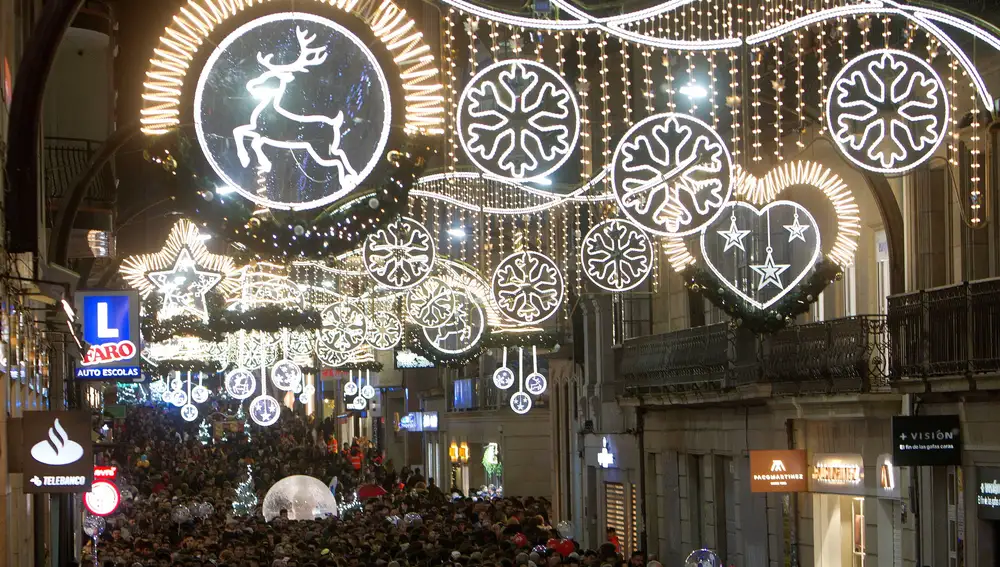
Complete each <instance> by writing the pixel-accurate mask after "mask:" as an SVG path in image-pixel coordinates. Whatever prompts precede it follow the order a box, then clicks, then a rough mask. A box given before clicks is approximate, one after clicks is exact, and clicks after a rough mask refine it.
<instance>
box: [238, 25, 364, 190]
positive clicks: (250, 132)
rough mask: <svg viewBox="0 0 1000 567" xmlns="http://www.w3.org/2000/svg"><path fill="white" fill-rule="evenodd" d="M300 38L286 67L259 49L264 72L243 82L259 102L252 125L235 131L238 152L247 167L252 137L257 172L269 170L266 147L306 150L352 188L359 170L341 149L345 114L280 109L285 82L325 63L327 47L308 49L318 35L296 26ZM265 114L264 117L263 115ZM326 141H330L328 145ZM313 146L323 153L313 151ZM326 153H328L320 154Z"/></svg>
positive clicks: (285, 86) (355, 183)
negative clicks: (247, 141) (302, 112)
mask: <svg viewBox="0 0 1000 567" xmlns="http://www.w3.org/2000/svg"><path fill="white" fill-rule="evenodd" d="M295 34H296V35H297V36H298V40H299V49H300V51H299V57H298V59H296V60H295V61H294V62H292V63H289V64H287V65H276V64H274V63H271V59H273V58H274V54H268V55H267V56H265V55H264V54H262V53H257V60H258V61H260V64H261V65H263V66H264V67H265V68H266V69H267V71H265V72H264V73H263V74H262V75H261V76H259V77H257V78H255V79H253V80H252V81H250V82H248V83H247V87H246V88H247V91H249V92H250V94H251V95H253V96H254V98H256V99H257V100H259V101H260V103H259V104H257V107H256V108H254V109H253V112H252V113H251V114H250V123H249V124H244V125H243V126H239V127H237V128H235V129H233V137H234V138H236V153H237V154H238V155H239V158H240V163H241V164H243V167H250V154H249V152H248V151H247V147H246V140H247V139H249V140H250V148H251V149H253V152H254V154H255V155H256V156H257V167H258V170H259V171H262V172H269V171H271V161H270V160H269V159H268V158H267V156H266V155H264V146H272V147H275V148H282V149H286V150H291V151H294V150H306V151H307V152H309V155H310V156H312V158H313V159H315V160H316V162H317V163H319V164H320V165H322V166H323V167H336V168H337V169H338V170H339V172H340V181H341V185H343V186H345V187H355V186H357V184H358V179H357V176H358V174H357V172H356V171H354V168H352V167H351V164H350V162H349V161H348V160H347V156H346V155H345V154H344V151H343V150H341V149H340V136H341V128H342V127H343V125H344V112H343V111H340V112H338V113H337V116H336V117H335V118H330V117H328V116H322V115H314V116H303V115H299V114H294V113H292V112H289V111H287V110H285V109H284V108H282V107H281V97H282V96H284V94H285V89H286V88H287V87H288V84H289V83H291V82H292V81H293V80H295V74H296V73H308V72H309V68H310V67H314V66H316V65H320V64H322V63H323V62H324V61H326V58H327V56H328V55H329V53H327V51H326V50H327V46H323V47H309V44H310V43H312V42H313V40H315V39H316V35H315V34H313V35H311V36H310V35H309V32H308V31H306V30H303V29H301V28H298V27H296V28H295ZM269 110H270V111H272V112H269V113H268V114H267V115H266V116H265V117H264V119H261V115H262V114H264V113H265V112H268V111H269ZM327 141H329V143H327ZM317 147H319V148H323V149H325V150H326V152H320V151H317ZM324 153H325V154H327V157H324Z"/></svg>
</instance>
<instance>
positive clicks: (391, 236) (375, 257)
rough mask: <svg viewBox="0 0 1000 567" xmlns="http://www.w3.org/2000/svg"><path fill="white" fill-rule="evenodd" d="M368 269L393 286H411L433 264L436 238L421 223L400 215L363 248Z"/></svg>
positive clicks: (373, 234)
mask: <svg viewBox="0 0 1000 567" xmlns="http://www.w3.org/2000/svg"><path fill="white" fill-rule="evenodd" d="M362 255H363V258H364V263H365V269H366V270H368V273H369V274H370V275H371V277H372V278H373V279H374V280H375V281H377V282H378V283H380V284H382V285H384V286H386V287H388V288H390V289H407V288H411V287H413V286H415V285H417V284H419V283H420V282H422V281H423V280H424V278H426V277H427V276H428V275H430V273H431V268H432V267H433V266H434V239H433V238H432V237H431V233H430V232H429V231H428V230H427V229H426V228H424V225H422V224H420V223H419V222H417V221H415V220H413V219H410V218H406V217H400V218H398V219H396V220H394V221H392V222H391V223H389V224H388V225H386V226H385V227H384V228H381V229H379V230H376V231H375V232H373V233H372V234H371V235H370V236H369V237H368V239H367V240H365V245H364V248H363V249H362Z"/></svg>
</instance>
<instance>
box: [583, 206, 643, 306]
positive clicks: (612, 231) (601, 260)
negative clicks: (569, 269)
mask: <svg viewBox="0 0 1000 567" xmlns="http://www.w3.org/2000/svg"><path fill="white" fill-rule="evenodd" d="M580 260H581V263H582V265H583V273H584V274H586V276H587V279H589V280H590V281H591V282H593V283H594V285H596V286H598V287H600V288H601V289H605V290H607V291H628V290H630V289H635V288H636V287H638V286H639V284H641V283H642V282H643V281H644V280H645V279H646V276H648V275H649V272H650V271H652V269H653V243H652V242H651V241H650V239H649V236H648V235H646V233H645V232H643V230H642V229H640V228H639V227H638V226H636V225H634V224H633V223H631V222H629V221H626V220H621V219H610V220H606V221H604V222H602V223H600V224H598V225H597V226H595V227H594V228H592V229H590V232H588V233H587V236H586V237H584V239H583V246H582V248H581V249H580Z"/></svg>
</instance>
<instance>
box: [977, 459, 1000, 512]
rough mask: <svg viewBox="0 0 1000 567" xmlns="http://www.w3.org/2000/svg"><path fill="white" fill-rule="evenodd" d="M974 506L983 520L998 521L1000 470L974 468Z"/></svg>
mask: <svg viewBox="0 0 1000 567" xmlns="http://www.w3.org/2000/svg"><path fill="white" fill-rule="evenodd" d="M976 480H977V481H978V483H977V485H976V506H977V508H978V509H979V517H980V518H982V519H984V520H1000V468H996V467H976Z"/></svg>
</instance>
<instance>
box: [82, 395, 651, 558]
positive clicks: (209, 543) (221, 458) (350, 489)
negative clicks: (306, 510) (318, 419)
mask: <svg viewBox="0 0 1000 567" xmlns="http://www.w3.org/2000/svg"><path fill="white" fill-rule="evenodd" d="M205 429H206V427H205V426H201V427H199V425H198V424H196V423H186V422H183V421H182V420H180V418H179V417H177V415H176V411H174V412H170V411H169V410H167V409H163V408H158V407H136V408H133V409H131V410H130V411H129V413H128V415H127V417H126V419H125V420H124V422H123V423H120V424H119V426H118V427H117V430H116V439H115V440H116V444H115V447H117V449H116V450H115V451H111V452H105V453H101V454H99V457H98V458H99V460H101V461H103V464H113V465H116V466H118V467H119V470H120V471H121V473H120V475H119V479H120V480H119V484H120V485H121V486H122V487H123V488H124V490H123V494H124V498H123V501H122V504H121V507H120V508H119V510H118V512H116V513H115V514H114V515H113V516H110V517H108V519H107V527H106V528H105V529H104V531H103V533H102V534H101V535H100V536H99V538H97V540H96V565H95V567H106V566H113V567H137V566H139V567H167V566H180V567H208V566H227V567H437V566H444V567H561V566H562V565H566V566H568V567H625V564H626V563H629V564H630V565H629V566H628V567H642V566H643V565H644V564H645V561H644V558H643V557H642V556H641V554H637V555H635V556H633V557H631V558H630V559H629V560H628V561H626V560H625V559H623V558H622V557H621V555H620V554H619V552H620V549H619V546H618V545H617V541H615V539H610V538H609V539H610V541H609V542H608V543H605V544H604V545H602V546H601V547H600V548H599V549H596V550H581V549H579V546H577V545H576V544H575V543H573V542H572V541H569V540H568V539H564V538H562V536H563V535H567V534H559V533H558V532H557V531H556V530H555V529H553V528H552V527H551V525H550V521H549V512H550V506H549V503H548V502H547V501H546V500H544V499H534V498H523V499H520V498H501V499H483V498H475V497H472V498H466V497H455V495H453V494H452V493H451V491H442V490H440V489H439V488H437V487H436V486H435V485H434V483H433V479H425V478H424V477H423V476H422V475H421V474H420V471H419V470H418V469H413V470H412V471H411V470H410V469H408V468H407V467H402V468H400V469H399V470H398V471H397V470H396V469H395V467H394V466H393V463H392V462H390V461H386V462H382V461H381V459H380V458H379V456H378V455H377V454H376V453H375V451H374V449H373V448H372V447H370V446H369V445H370V444H368V443H366V442H364V441H363V440H357V441H355V442H352V443H350V444H349V445H348V446H347V447H344V446H343V445H344V444H343V443H340V444H339V446H338V444H337V443H336V442H332V443H331V435H330V434H328V433H327V431H328V430H332V428H330V427H329V424H323V423H313V422H312V421H311V420H309V419H305V418H302V417H300V416H295V415H293V414H291V413H290V412H286V413H285V414H284V415H283V416H282V418H281V419H280V420H279V422H278V423H277V424H275V425H273V426H271V427H269V428H259V427H256V426H249V427H248V429H247V430H246V431H225V432H224V434H223V435H212V434H208V435H206V431H205ZM248 465H249V466H248ZM359 465H360V466H359ZM248 471H249V473H250V476H248ZM295 474H303V475H308V476H312V477H315V478H318V479H321V480H323V481H324V482H329V483H330V486H331V490H335V491H336V496H337V500H338V502H350V501H351V499H352V498H353V497H354V494H355V493H356V490H357V487H358V486H360V485H363V484H375V485H378V486H380V487H382V490H380V491H379V492H380V493H381V492H384V494H381V495H380V496H375V497H371V498H368V499H366V500H364V501H363V502H360V503H358V505H357V506H355V507H353V509H352V510H351V511H349V512H344V513H343V514H341V516H340V517H333V516H331V517H326V518H318V519H313V520H305V521H303V520H299V521H292V520H289V519H288V518H287V514H286V513H285V511H282V513H281V514H280V515H279V516H278V517H276V518H273V519H272V520H271V521H270V522H265V520H264V517H263V516H262V514H261V510H260V504H261V503H262V502H263V499H264V495H265V494H266V492H267V489H268V488H270V486H271V485H272V484H274V483H275V482H276V481H278V480H280V479H282V478H284V477H286V476H289V475H295ZM334 479H336V481H334ZM248 487H249V488H248ZM248 494H252V495H253V496H250V497H249V498H248ZM234 504H235V506H234ZM184 510H187V511H188V512H187V513H182V512H183V511H184ZM92 545H94V543H93V542H90V543H88V546H87V548H86V549H84V557H85V558H91V557H94V552H95V549H94V548H92V547H91V546H92ZM652 563H655V562H651V564H652ZM87 564H88V565H89V563H87ZM652 567H658V565H653V566H652Z"/></svg>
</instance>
